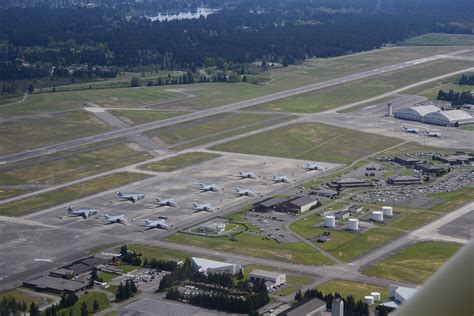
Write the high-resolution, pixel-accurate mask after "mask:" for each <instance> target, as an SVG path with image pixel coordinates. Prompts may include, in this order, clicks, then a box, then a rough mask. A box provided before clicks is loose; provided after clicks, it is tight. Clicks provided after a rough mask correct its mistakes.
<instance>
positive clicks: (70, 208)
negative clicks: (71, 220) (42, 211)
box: [66, 205, 72, 213]
mask: <svg viewBox="0 0 474 316" xmlns="http://www.w3.org/2000/svg"><path fill="white" fill-rule="evenodd" d="M66 210H67V211H68V212H69V213H71V212H72V207H71V206H70V205H68V206H66Z"/></svg>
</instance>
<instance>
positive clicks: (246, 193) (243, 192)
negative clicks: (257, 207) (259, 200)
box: [235, 188, 255, 196]
mask: <svg viewBox="0 0 474 316" xmlns="http://www.w3.org/2000/svg"><path fill="white" fill-rule="evenodd" d="M235 191H236V192H237V195H238V196H255V192H253V191H252V189H241V188H236V189H235Z"/></svg>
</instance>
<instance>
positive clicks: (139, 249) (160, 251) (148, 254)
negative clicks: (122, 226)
mask: <svg viewBox="0 0 474 316" xmlns="http://www.w3.org/2000/svg"><path fill="white" fill-rule="evenodd" d="M127 248H128V249H129V250H132V251H135V252H136V253H140V254H142V257H143V258H148V259H157V260H159V259H166V260H184V259H186V257H188V256H189V255H190V254H188V253H184V252H181V251H178V250H172V249H165V248H159V247H154V246H148V245H139V244H130V245H127ZM117 250H118V249H117Z"/></svg>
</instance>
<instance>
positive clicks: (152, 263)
mask: <svg viewBox="0 0 474 316" xmlns="http://www.w3.org/2000/svg"><path fill="white" fill-rule="evenodd" d="M143 266H144V267H146V268H151V269H160V270H165V271H175V270H176V269H177V268H178V263H177V262H176V261H174V260H157V259H155V258H153V259H151V260H149V259H148V258H146V257H145V259H143Z"/></svg>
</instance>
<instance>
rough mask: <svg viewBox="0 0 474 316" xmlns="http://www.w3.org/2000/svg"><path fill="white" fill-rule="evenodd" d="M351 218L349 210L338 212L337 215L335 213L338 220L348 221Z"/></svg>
mask: <svg viewBox="0 0 474 316" xmlns="http://www.w3.org/2000/svg"><path fill="white" fill-rule="evenodd" d="M349 216H351V213H350V212H349V210H342V211H337V212H336V213H334V217H335V218H336V219H337V220H342V219H347V218H349Z"/></svg>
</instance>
